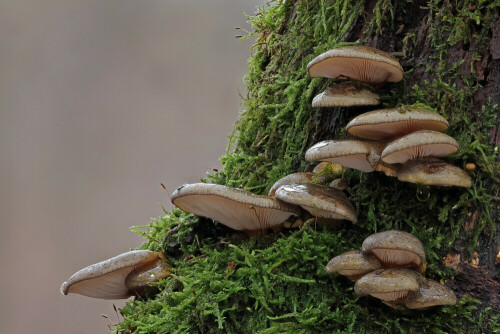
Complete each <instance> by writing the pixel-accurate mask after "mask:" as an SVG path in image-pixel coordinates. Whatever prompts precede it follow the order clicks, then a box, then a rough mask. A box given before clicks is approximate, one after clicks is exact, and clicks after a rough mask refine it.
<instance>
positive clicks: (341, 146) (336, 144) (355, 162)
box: [306, 140, 373, 172]
mask: <svg viewBox="0 0 500 334" xmlns="http://www.w3.org/2000/svg"><path fill="white" fill-rule="evenodd" d="M372 150H373V148H372V146H371V145H370V143H367V142H363V141H359V140H325V141H322V142H319V143H316V144H315V145H313V146H311V147H310V148H309V149H308V150H307V152H306V160H307V161H328V162H335V163H337V164H339V165H342V166H346V167H349V168H354V169H358V170H360V171H362V172H373V167H372V165H371V164H370V162H369V161H368V156H369V155H370V154H371V152H372Z"/></svg>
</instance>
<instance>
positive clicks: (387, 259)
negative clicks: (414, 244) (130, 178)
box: [371, 248, 422, 267]
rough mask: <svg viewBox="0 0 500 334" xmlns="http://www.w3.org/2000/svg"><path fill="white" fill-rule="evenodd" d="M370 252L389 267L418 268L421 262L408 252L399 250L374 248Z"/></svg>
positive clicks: (417, 257)
mask: <svg viewBox="0 0 500 334" xmlns="http://www.w3.org/2000/svg"><path fill="white" fill-rule="evenodd" d="M371 252H372V253H373V254H374V255H375V256H376V257H377V258H378V259H379V260H380V261H381V262H382V263H383V264H386V265H391V266H405V267H413V266H415V267H416V266H419V265H420V263H421V262H422V260H421V259H420V257H419V256H418V255H417V254H415V253H413V252H410V251H407V250H401V249H387V248H375V249H372V250H371Z"/></svg>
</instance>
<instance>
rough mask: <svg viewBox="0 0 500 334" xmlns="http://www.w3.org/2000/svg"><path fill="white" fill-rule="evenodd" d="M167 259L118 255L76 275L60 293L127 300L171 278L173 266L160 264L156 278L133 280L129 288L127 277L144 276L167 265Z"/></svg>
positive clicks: (149, 254) (144, 253)
mask: <svg viewBox="0 0 500 334" xmlns="http://www.w3.org/2000/svg"><path fill="white" fill-rule="evenodd" d="M164 259H165V256H164V255H163V253H160V252H152V251H148V250H135V251H130V252H126V253H124V254H121V255H118V256H115V257H113V258H111V259H109V260H105V261H102V262H99V263H96V264H93V265H91V266H88V267H86V268H83V269H82V270H80V271H78V272H76V273H75V274H73V275H72V276H71V277H70V278H69V279H68V280H67V281H66V282H64V283H63V284H62V285H61V293H62V294H63V295H67V294H68V293H78V294H81V295H84V296H87V297H92V298H99V299H124V298H128V297H130V296H133V295H134V294H135V291H137V290H138V289H140V288H143V287H144V286H146V285H147V284H150V283H151V282H153V281H156V280H159V279H162V278H165V277H168V276H170V273H171V267H170V266H168V265H160V268H161V269H159V270H156V271H155V272H154V279H152V278H151V279H149V280H146V281H143V283H141V282H139V281H140V280H139V281H138V280H137V279H134V278H131V281H132V282H133V284H132V285H130V286H129V285H127V283H126V281H127V278H128V277H129V276H130V275H131V274H132V276H133V277H139V276H141V273H143V272H145V271H148V270H150V269H151V266H157V265H158V262H159V261H161V262H164Z"/></svg>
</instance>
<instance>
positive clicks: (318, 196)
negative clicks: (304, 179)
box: [276, 183, 358, 223]
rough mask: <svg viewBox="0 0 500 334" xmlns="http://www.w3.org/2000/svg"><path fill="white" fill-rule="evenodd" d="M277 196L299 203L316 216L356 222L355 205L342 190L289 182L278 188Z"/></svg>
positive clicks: (292, 202)
mask: <svg viewBox="0 0 500 334" xmlns="http://www.w3.org/2000/svg"><path fill="white" fill-rule="evenodd" d="M276 198H278V199H279V200H281V201H284V202H286V203H290V204H293V205H299V206H300V207H301V208H303V209H304V210H306V211H307V212H309V213H310V214H311V215H313V216H314V217H316V218H324V219H347V220H349V221H351V222H353V223H356V222H357V220H358V218H357V215H356V211H355V210H354V207H353V205H352V204H351V202H350V201H349V199H348V198H347V196H346V195H345V194H344V193H343V192H342V191H340V190H337V189H333V188H331V187H328V186H320V185H316V184H311V183H307V184H289V185H284V186H281V187H279V188H278V190H276Z"/></svg>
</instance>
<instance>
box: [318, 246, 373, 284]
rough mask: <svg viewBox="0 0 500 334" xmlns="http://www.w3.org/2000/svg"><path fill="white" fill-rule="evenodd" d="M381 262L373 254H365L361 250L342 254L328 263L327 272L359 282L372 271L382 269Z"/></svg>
mask: <svg viewBox="0 0 500 334" xmlns="http://www.w3.org/2000/svg"><path fill="white" fill-rule="evenodd" d="M380 268H381V265H380V262H379V260H378V259H377V258H376V257H375V256H373V255H371V254H363V253H362V252H361V251H359V250H353V251H349V252H346V253H343V254H340V255H338V256H336V257H334V258H333V259H331V260H330V262H328V264H327V265H326V271H327V272H328V273H330V274H335V273H338V274H340V275H344V276H347V278H349V279H350V280H351V281H357V280H358V279H360V278H361V277H362V276H363V275H365V274H367V273H369V272H370V271H373V270H376V269H380Z"/></svg>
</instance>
